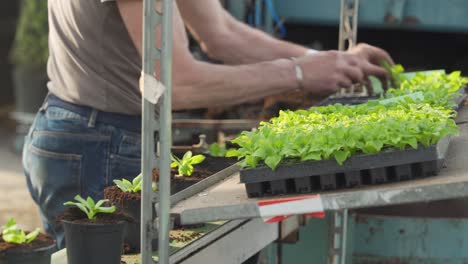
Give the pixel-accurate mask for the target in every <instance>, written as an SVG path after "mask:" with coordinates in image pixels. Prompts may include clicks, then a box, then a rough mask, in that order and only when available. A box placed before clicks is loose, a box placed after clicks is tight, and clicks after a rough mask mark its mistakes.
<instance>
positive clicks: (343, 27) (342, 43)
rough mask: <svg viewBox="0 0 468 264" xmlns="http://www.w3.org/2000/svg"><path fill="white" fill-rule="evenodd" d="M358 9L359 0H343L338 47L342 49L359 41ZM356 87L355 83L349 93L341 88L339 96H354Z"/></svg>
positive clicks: (350, 46)
mask: <svg viewBox="0 0 468 264" xmlns="http://www.w3.org/2000/svg"><path fill="white" fill-rule="evenodd" d="M358 11H359V0H341V15H340V33H339V40H338V49H339V50H341V51H344V50H347V49H349V48H352V47H354V46H355V45H356V43H357V27H358ZM354 88H355V87H354V85H353V86H352V87H351V90H350V91H349V94H347V91H346V89H341V90H340V91H339V92H338V94H337V96H338V97H343V96H347V95H348V96H353V95H354V93H355V92H354Z"/></svg>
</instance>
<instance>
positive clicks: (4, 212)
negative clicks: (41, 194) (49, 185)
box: [0, 113, 42, 229]
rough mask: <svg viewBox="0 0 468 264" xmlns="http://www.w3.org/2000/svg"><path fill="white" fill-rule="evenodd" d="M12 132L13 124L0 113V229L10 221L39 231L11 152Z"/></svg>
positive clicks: (18, 160)
mask: <svg viewBox="0 0 468 264" xmlns="http://www.w3.org/2000/svg"><path fill="white" fill-rule="evenodd" d="M14 131H15V130H14V123H13V122H11V121H9V120H7V118H6V117H5V114H1V113H0V226H1V225H3V224H5V223H6V221H7V220H8V219H9V218H10V217H14V218H15V219H16V220H17V222H18V224H19V225H20V226H21V227H23V228H25V229H33V228H36V227H42V224H41V221H40V218H39V214H38V211H37V207H36V205H35V204H34V202H33V200H32V199H31V196H30V195H29V192H28V189H27V186H26V181H25V177H24V175H23V171H22V168H21V157H20V155H19V154H17V153H15V151H14V139H15V134H14Z"/></svg>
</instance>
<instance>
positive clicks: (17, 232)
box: [2, 218, 41, 245]
mask: <svg viewBox="0 0 468 264" xmlns="http://www.w3.org/2000/svg"><path fill="white" fill-rule="evenodd" d="M40 232H41V230H40V229H39V228H36V229H35V230H34V231H32V232H30V233H28V234H26V232H24V230H22V229H19V228H18V227H17V225H16V220H15V219H14V218H10V220H8V222H7V223H6V224H5V225H4V226H2V238H3V240H4V241H6V242H8V243H12V244H18V245H22V244H29V243H31V242H33V241H34V240H35V239H36V238H37V236H38V235H39V233H40Z"/></svg>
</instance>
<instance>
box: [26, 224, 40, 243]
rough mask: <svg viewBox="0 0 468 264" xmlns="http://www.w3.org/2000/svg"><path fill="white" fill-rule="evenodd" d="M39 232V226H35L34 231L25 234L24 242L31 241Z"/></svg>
mask: <svg viewBox="0 0 468 264" xmlns="http://www.w3.org/2000/svg"><path fill="white" fill-rule="evenodd" d="M40 233H41V229H40V228H36V229H35V230H34V231H32V232H30V233H29V234H27V235H26V243H31V242H33V241H34V239H36V238H37V236H39V234H40Z"/></svg>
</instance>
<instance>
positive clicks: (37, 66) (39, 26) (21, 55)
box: [10, 0, 49, 150]
mask: <svg viewBox="0 0 468 264" xmlns="http://www.w3.org/2000/svg"><path fill="white" fill-rule="evenodd" d="M47 19H48V18H47V0H23V1H21V9H20V16H19V20H18V24H17V27H16V34H15V39H14V43H13V47H12V50H11V51H10V61H11V63H12V64H13V73H12V75H13V84H14V97H15V105H16V109H15V113H14V114H13V115H12V117H13V118H14V119H15V120H16V121H17V122H18V125H19V126H18V128H17V131H18V133H19V134H20V135H18V137H17V139H16V142H15V144H16V146H15V147H16V148H17V149H18V150H20V149H21V148H22V145H23V135H22V134H23V133H27V131H28V130H29V126H30V125H31V124H32V121H33V119H34V115H35V113H36V112H37V110H38V109H39V107H40V106H41V104H42V102H43V100H44V97H45V96H46V95H47V82H48V77H47V59H48V56H49V53H48V51H49V49H48V23H47Z"/></svg>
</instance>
